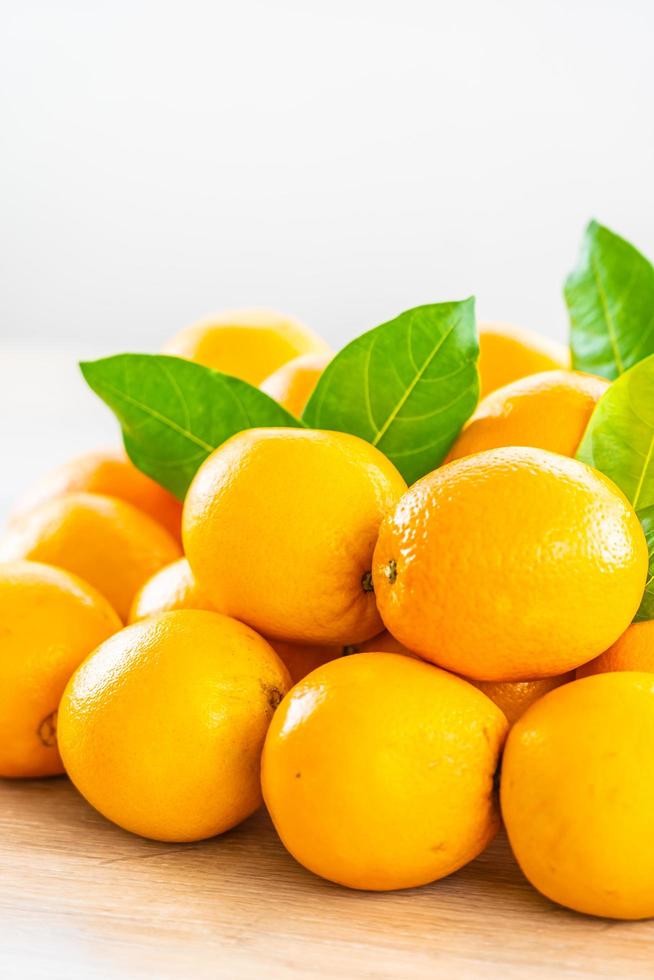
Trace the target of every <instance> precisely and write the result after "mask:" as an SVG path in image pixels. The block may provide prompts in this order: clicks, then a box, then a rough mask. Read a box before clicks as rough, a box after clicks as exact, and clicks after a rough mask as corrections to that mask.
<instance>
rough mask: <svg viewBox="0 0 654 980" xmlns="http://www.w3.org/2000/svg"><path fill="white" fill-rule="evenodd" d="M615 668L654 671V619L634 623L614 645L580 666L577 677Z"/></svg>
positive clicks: (603, 672) (601, 672) (606, 671)
mask: <svg viewBox="0 0 654 980" xmlns="http://www.w3.org/2000/svg"><path fill="white" fill-rule="evenodd" d="M613 670H638V671H652V672H654V620H652V619H648V620H646V621H645V622H643V623H632V624H631V626H629V627H627V629H626V630H625V631H624V633H623V634H622V636H620V637H618V639H617V640H616V641H615V643H614V644H613V646H610V647H609V649H608V650H605V651H604V653H600V655H599V657H595V659H594V660H591V661H590V663H587V664H583V665H582V666H581V667H579V668H578V670H577V677H589V676H590V675H591V674H605V673H608V672H609V671H613Z"/></svg>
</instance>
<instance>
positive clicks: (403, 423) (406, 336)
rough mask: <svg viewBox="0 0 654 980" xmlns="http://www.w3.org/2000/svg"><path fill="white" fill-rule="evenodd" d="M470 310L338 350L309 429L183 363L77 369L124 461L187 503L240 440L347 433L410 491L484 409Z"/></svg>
mask: <svg viewBox="0 0 654 980" xmlns="http://www.w3.org/2000/svg"><path fill="white" fill-rule="evenodd" d="M478 355H479V345H478V342H477V328H476V324H475V304H474V300H473V299H466V300H463V301H462V302H460V303H433V304H431V305H429V306H419V307H416V309H413V310H408V311H407V312H406V313H402V314H400V316H398V317H397V318H396V319H395V320H391V321H389V322H388V323H383V324H382V325H381V326H379V327H376V328H375V329H374V330H369V331H368V332H367V333H364V334H362V335H361V336H360V337H357V338H356V340H353V341H352V342H351V343H350V344H348V345H347V346H346V347H344V348H343V350H342V351H341V352H340V354H337V355H336V357H334V359H333V360H332V361H331V363H330V364H329V366H328V367H327V369H326V370H325V371H324V373H323V375H322V377H321V378H320V381H319V382H318V385H317V386H316V389H315V391H314V393H313V395H312V397H311V399H310V400H309V403H308V405H307V407H306V409H305V411H304V415H303V416H302V419H296V418H293V416H292V415H289V413H288V412H287V411H285V410H284V409H283V408H281V407H280V406H279V405H278V404H277V402H275V401H274V400H273V399H272V398H269V397H268V395H266V394H264V393H263V392H262V391H259V389H258V388H254V387H253V386H252V385H249V384H247V382H245V381H240V380H238V379H237V378H232V377H230V375H227V374H221V373H220V372H218V371H212V370H211V369H210V368H206V367H203V366H202V365H200V364H194V363H192V362H191V361H185V360H182V359H181V358H177V357H167V356H165V355H161V354H119V355H117V356H116V357H106V358H104V359H102V360H100V361H92V362H87V363H84V364H82V365H81V369H82V373H83V374H84V377H85V379H86V381H87V383H88V384H89V385H90V386H91V388H93V390H94V391H95V392H96V394H98V395H99V396H100V397H101V398H102V399H103V400H104V401H105V402H106V403H107V405H109V407H110V408H111V409H112V410H113V411H114V413H115V414H116V416H117V418H118V420H119V422H120V424H121V427H122V430H123V439H124V442H125V448H126V450H127V453H128V455H129V457H130V459H131V460H132V462H133V463H135V465H136V466H138V467H139V469H141V470H142V471H143V472H144V473H147V475H148V476H151V477H153V479H155V480H157V482H158V483H161V484H162V486H164V487H167V488H168V489H169V490H170V491H172V493H174V494H176V495H177V496H179V497H180V498H183V497H184V494H185V493H186V490H187V488H188V486H189V484H190V482H191V480H192V479H193V476H194V474H195V472H196V470H197V469H198V467H199V466H200V464H201V463H202V461H203V460H204V459H206V457H207V456H208V455H209V454H210V453H211V452H213V450H214V449H216V448H217V447H218V446H220V445H221V444H222V443H223V442H225V440H226V439H229V437H230V436H232V435H235V434H236V433H237V432H241V431H242V430H243V429H251V428H255V427H256V428H259V427H267V426H309V427H311V428H321V429H336V430H337V431H340V432H350V433H352V434H354V435H358V436H361V438H363V439H366V440H368V441H369V442H371V443H372V444H373V445H374V446H377V447H378V448H379V450H380V451H381V452H384V453H385V454H386V455H387V456H388V457H389V458H390V459H391V460H392V461H393V462H394V463H395V465H396V466H397V468H398V469H399V471H400V472H401V473H402V475H403V476H404V477H405V479H406V480H407V481H408V482H410V483H412V482H414V481H415V480H417V479H418V477H420V476H423V475H424V474H425V473H428V472H429V471H430V470H433V469H435V468H436V467H437V466H438V465H439V464H440V463H441V462H442V460H443V458H444V456H445V454H446V453H447V451H448V449H449V447H450V446H451V444H452V442H453V441H454V439H455V438H456V436H457V433H458V432H459V430H460V428H461V426H462V425H463V423H464V422H465V421H466V419H467V418H468V417H469V416H470V415H471V414H472V412H473V411H474V408H475V406H476V404H477V399H478V397H479V378H478V373H477V358H478Z"/></svg>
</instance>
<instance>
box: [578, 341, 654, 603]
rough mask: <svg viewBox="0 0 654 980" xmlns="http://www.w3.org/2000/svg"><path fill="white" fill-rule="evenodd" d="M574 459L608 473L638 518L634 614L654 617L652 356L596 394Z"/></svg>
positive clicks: (653, 364) (653, 409) (653, 395)
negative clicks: (645, 567)
mask: <svg viewBox="0 0 654 980" xmlns="http://www.w3.org/2000/svg"><path fill="white" fill-rule="evenodd" d="M577 458H578V459H580V460H581V461H582V462H584V463H588V464H589V466H594V467H595V469H598V470H600V472H602V473H604V474H605V475H606V476H608V477H610V478H611V480H613V482H614V483H616V484H617V485H618V486H619V487H620V489H621V490H622V492H623V493H624V494H625V496H626V497H627V498H628V499H629V500H630V501H631V504H632V505H633V507H634V510H635V511H636V513H637V514H638V517H639V518H640V522H641V524H642V525H643V530H644V531H645V537H646V538H647V543H648V546H649V553H650V566H649V567H650V571H649V579H648V585H647V588H646V590H645V595H644V597H643V601H642V603H641V606H640V609H639V610H638V614H637V617H636V618H637V619H651V618H654V587H653V586H652V581H653V576H654V550H653V548H654V356H651V357H648V358H646V359H645V360H644V361H641V362H640V363H639V364H636V366H635V367H632V368H631V369H630V370H629V371H626V372H625V373H624V374H623V375H622V376H621V377H620V378H618V380H617V381H614V382H613V384H612V385H611V386H610V387H609V388H608V389H607V391H606V392H605V393H604V395H602V397H601V398H600V400H599V402H598V403H597V406H596V408H595V411H594V412H593V414H592V416H591V419H590V422H589V423H588V427H587V429H586V432H585V433H584V437H583V439H582V440H581V444H580V446H579V449H578V450H577Z"/></svg>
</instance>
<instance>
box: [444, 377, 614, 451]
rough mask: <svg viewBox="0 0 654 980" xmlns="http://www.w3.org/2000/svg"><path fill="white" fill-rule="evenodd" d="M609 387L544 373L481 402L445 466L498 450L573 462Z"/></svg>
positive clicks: (594, 380)
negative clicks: (543, 452)
mask: <svg viewBox="0 0 654 980" xmlns="http://www.w3.org/2000/svg"><path fill="white" fill-rule="evenodd" d="M608 386H609V385H608V381H605V380H604V379H603V378H596V377H594V376H593V375H590V374H580V373H579V372H577V371H544V372H543V373H542V374H532V375H529V377H526V378H520V379H519V380H518V381H513V382H512V383H511V384H508V385H505V387H504V388H499V389H498V390H497V391H494V392H492V394H490V395H488V396H487V397H486V398H484V399H483V400H482V401H481V402H480V403H479V405H478V406H477V410H476V412H475V413H474V415H473V416H472V417H471V418H470V419H469V421H468V422H467V423H466V424H465V426H464V427H463V429H462V431H461V433H460V435H459V437H458V438H457V440H456V442H455V443H454V445H453V446H452V448H451V449H450V452H449V454H448V457H447V460H448V461H450V460H453V459H460V458H461V457H463V456H469V455H471V454H472V453H478V452H482V451H483V450H485V449H498V448H499V447H501V446H533V447H534V448H536V449H548V450H549V451H550V452H553V453H561V455H562V456H574V455H575V454H576V452H577V449H578V447H579V443H580V442H581V438H582V436H583V434H584V431H585V429H586V426H587V425H588V421H589V419H590V416H591V415H592V413H593V409H594V408H595V405H596V404H597V402H598V401H599V399H600V398H601V397H602V395H603V394H604V392H605V391H606V389H607V388H608Z"/></svg>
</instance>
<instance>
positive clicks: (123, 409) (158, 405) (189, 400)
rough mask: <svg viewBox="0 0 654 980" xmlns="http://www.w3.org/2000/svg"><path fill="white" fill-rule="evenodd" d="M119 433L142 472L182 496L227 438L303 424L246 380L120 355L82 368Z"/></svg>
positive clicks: (164, 359)
mask: <svg viewBox="0 0 654 980" xmlns="http://www.w3.org/2000/svg"><path fill="white" fill-rule="evenodd" d="M80 368H81V371H82V374H83V375H84V378H85V379H86V381H87V383H88V384H89V386H90V387H91V388H92V389H93V391H95V392H96V394H98V395H99V396H100V398H102V399H103V401H105V402H106V403H107V405H108V406H109V407H110V408H111V409H112V410H113V412H114V414H115V415H116V416H117V418H118V421H119V422H120V424H121V427H122V430H123V439H124V442H125V449H126V450H127V453H128V455H129V457H130V459H131V460H132V462H133V463H134V464H135V465H136V466H138V468H139V469H140V470H142V471H143V472H144V473H146V474H147V475H148V476H151V477H152V478H153V479H154V480H156V481H157V482H158V483H160V484H161V485H162V486H164V487H167V489H168V490H170V491H171V492H172V493H174V494H175V495H176V496H178V497H180V498H183V497H184V494H185V493H186V490H187V489H188V486H189V484H190V482H191V480H192V479H193V476H194V475H195V473H196V471H197V469H198V467H199V466H200V464H201V463H202V462H203V460H205V459H206V458H207V456H208V455H209V454H210V453H211V452H213V450H214V449H216V448H217V447H218V446H220V445H221V444H222V443H223V442H225V440H226V439H229V437H230V436H233V435H235V434H236V433H237V432H240V431H241V430H243V429H251V428H256V427H259V426H296V427H297V426H302V423H301V422H299V421H298V420H297V419H295V418H293V416H292V415H290V414H289V413H288V412H287V411H286V410H285V409H283V408H282V407H281V406H280V405H278V404H277V402H276V401H273V399H272V398H269V397H268V395H265V394H264V393H263V392H262V391H259V389H258V388H253V387H252V385H249V384H248V383H247V382H246V381H241V380H239V379H238V378H233V377H231V376H230V375H228V374H220V373H219V372H218V371H212V370H211V368H207V367H203V366H202V365H201V364H194V363H193V362H192V361H185V360H182V359H181V358H179V357H168V356H166V355H163V354H117V355H116V356H115V357H105V358H103V359H102V360H99V361H87V362H85V363H83V364H80Z"/></svg>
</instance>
